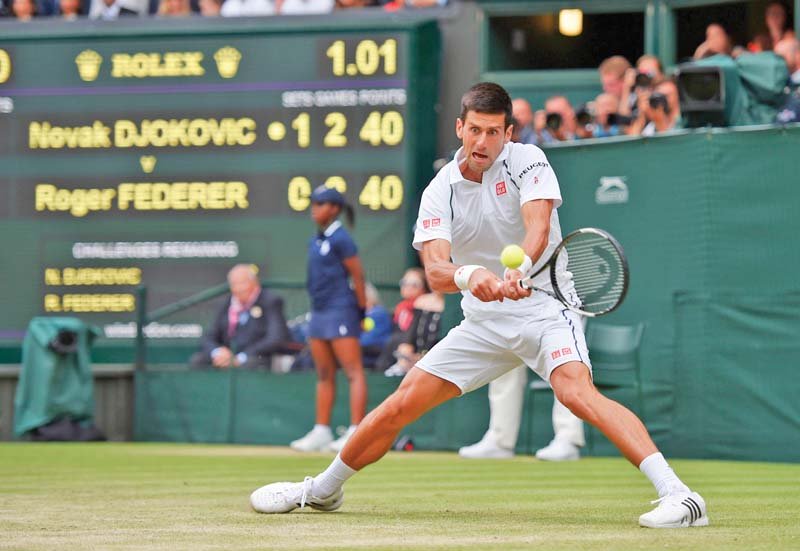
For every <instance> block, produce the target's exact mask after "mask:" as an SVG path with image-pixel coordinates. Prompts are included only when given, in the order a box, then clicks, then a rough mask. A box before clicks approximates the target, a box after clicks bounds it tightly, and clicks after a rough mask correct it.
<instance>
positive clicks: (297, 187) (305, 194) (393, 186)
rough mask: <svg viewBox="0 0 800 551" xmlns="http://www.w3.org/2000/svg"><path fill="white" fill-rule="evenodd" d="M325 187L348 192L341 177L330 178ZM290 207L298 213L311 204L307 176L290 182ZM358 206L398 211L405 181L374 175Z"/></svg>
mask: <svg viewBox="0 0 800 551" xmlns="http://www.w3.org/2000/svg"><path fill="white" fill-rule="evenodd" d="M325 185H326V186H328V187H331V188H336V189H337V190H338V191H339V192H340V193H345V192H346V191H347V182H345V180H344V178H342V177H341V176H330V177H329V178H328V179H327V180H325ZM288 195H289V206H290V207H291V208H292V210H296V211H298V212H300V211H304V210H306V209H307V208H308V207H309V205H310V204H311V182H309V181H308V178H306V177H305V176H295V177H294V178H292V179H291V180H290V181H289V194H288ZM358 204H359V205H363V206H365V207H367V208H369V209H370V210H380V209H386V210H397V209H399V208H400V206H401V205H402V204H403V181H402V180H401V179H400V177H399V176H396V175H394V174H389V175H388V176H383V177H381V176H378V175H376V174H373V175H372V176H370V177H369V178H368V179H367V183H366V184H364V187H363V188H362V189H361V193H359V194H358Z"/></svg>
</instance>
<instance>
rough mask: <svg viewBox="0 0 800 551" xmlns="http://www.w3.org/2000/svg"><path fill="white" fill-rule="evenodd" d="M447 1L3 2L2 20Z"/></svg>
mask: <svg viewBox="0 0 800 551" xmlns="http://www.w3.org/2000/svg"><path fill="white" fill-rule="evenodd" d="M446 2H447V0H0V17H13V18H16V19H17V20H18V21H31V20H32V19H34V18H37V17H61V18H62V19H65V20H68V21H74V20H76V19H78V18H81V17H88V18H89V19H97V20H105V21H108V20H114V19H119V18H120V17H147V16H154V17H191V16H201V17H218V16H221V17H251V16H267V15H311V14H325V13H330V12H333V11H338V10H347V9H354V8H368V7H377V8H383V9H384V10H386V11H397V10H401V9H407V8H428V7H436V6H442V5H444V4H446Z"/></svg>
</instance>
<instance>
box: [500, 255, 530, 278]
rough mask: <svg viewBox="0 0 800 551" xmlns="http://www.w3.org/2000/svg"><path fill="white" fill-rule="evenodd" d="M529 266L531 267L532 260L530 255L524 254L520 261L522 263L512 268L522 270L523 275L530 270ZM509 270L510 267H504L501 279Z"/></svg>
mask: <svg viewBox="0 0 800 551" xmlns="http://www.w3.org/2000/svg"><path fill="white" fill-rule="evenodd" d="M531 268H533V260H531V257H530V256H528V255H527V254H526V255H525V258H524V260H523V261H522V264H520V265H519V266H517V267H516V268H514V269H515V270H517V271H520V272H522V275H523V276H525V275H527V273H528V272H529V271H530V270H531ZM510 271H511V268H506V269H505V271H504V272H503V279H505V278H506V275H507V274H508V272H510Z"/></svg>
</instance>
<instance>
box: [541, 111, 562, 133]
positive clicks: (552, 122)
mask: <svg viewBox="0 0 800 551" xmlns="http://www.w3.org/2000/svg"><path fill="white" fill-rule="evenodd" d="M562 122H563V119H562V118H561V115H560V114H558V113H548V114H547V118H546V119H545V124H546V125H547V128H549V129H550V130H558V129H559V128H561V123H562Z"/></svg>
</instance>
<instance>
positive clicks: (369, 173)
mask: <svg viewBox="0 0 800 551" xmlns="http://www.w3.org/2000/svg"><path fill="white" fill-rule="evenodd" d="M382 15H383V17H382V18H381V19H376V18H370V19H368V20H361V19H359V20H358V21H352V20H350V19H341V18H339V17H328V18H316V19H304V20H302V21H301V20H295V19H291V18H275V19H263V20H258V21H244V20H228V21H219V22H213V24H212V22H204V21H188V22H177V23H172V22H165V21H153V20H147V21H141V22H135V23H134V24H135V25H136V26H131V25H130V24H122V23H121V22H120V23H117V24H109V25H102V26H98V25H96V24H92V23H89V22H84V23H72V24H64V25H54V24H48V25H42V26H37V25H33V26H30V25H8V26H5V25H4V26H3V32H0V243H1V245H2V268H0V296H2V300H1V301H0V302H2V305H3V312H2V318H0V332H2V334H0V338H2V337H5V338H15V337H18V336H19V335H21V332H22V331H24V328H25V327H26V325H27V323H28V321H29V320H30V318H32V317H33V316H36V315H75V316H79V317H81V318H82V319H85V320H86V321H88V322H90V323H94V324H97V325H99V326H101V327H103V328H104V329H105V334H106V336H107V337H131V336H132V335H133V324H132V323H131V322H132V321H133V320H134V312H135V310H136V308H137V303H136V301H137V297H136V294H135V289H136V287H137V286H139V285H142V284H144V285H146V286H147V289H148V296H149V300H148V309H149V310H153V309H154V308H157V307H159V306H163V305H165V304H168V303H170V302H173V301H175V300H178V299H181V298H185V297H187V296H189V295H191V294H192V293H194V292H198V291H201V290H203V289H206V288H208V287H212V286H214V285H217V284H219V283H221V282H223V281H224V280H225V274H226V273H227V271H228V269H229V268H230V267H231V266H232V265H234V264H237V263H253V264H255V265H256V266H258V267H259V268H260V269H261V270H262V271H261V275H262V276H263V277H264V278H266V279H269V280H276V281H282V282H294V283H303V282H304V281H305V274H306V252H307V243H308V240H309V239H310V238H311V236H312V235H314V233H315V227H314V224H313V223H312V221H311V219H310V216H309V206H310V201H309V196H310V194H311V191H312V190H313V189H314V188H315V187H316V186H318V185H328V186H332V187H335V188H337V189H338V190H340V191H342V192H343V193H344V194H345V196H346V197H347V199H348V201H349V202H350V203H351V205H352V206H353V207H354V208H355V211H356V226H355V229H354V230H353V234H354V236H355V239H356V242H357V244H358V246H359V251H360V256H361V258H362V261H363V262H364V265H365V267H366V271H367V275H368V278H369V279H370V280H371V281H373V282H375V283H377V284H384V285H386V284H395V283H396V282H397V280H398V279H399V277H400V276H401V275H402V272H403V270H404V268H405V267H406V266H407V265H409V264H410V263H411V262H412V261H413V258H412V252H411V250H410V247H409V243H410V240H411V234H412V224H413V220H414V216H415V212H414V211H415V209H416V204H417V201H418V196H419V193H420V192H421V189H422V188H424V186H425V185H426V184H427V182H428V181H429V179H430V177H431V176H432V168H431V167H432V161H433V158H434V154H435V151H434V147H435V142H434V140H435V134H436V132H435V111H434V109H435V101H436V97H437V91H438V77H437V75H438V62H439V55H438V52H439V35H438V29H437V26H436V24H435V22H433V21H430V20H426V19H424V18H420V17H418V16H417V17H413V16H388V15H384V14H382ZM48 23H51V22H48ZM176 25H178V26H176ZM284 295H285V296H286V297H287V306H288V307H287V310H288V313H289V314H292V315H293V314H297V313H299V312H301V311H303V310H304V309H305V308H306V307H307V302H306V297H305V294H304V292H303V291H301V290H294V291H286V293H284ZM209 308H210V307H209V306H206V307H201V308H200V309H199V310H198V309H195V310H193V311H191V312H186V313H184V314H183V315H181V314H178V315H176V316H175V319H171V320H169V321H167V322H164V323H162V324H161V325H159V326H158V327H153V328H151V333H152V334H151V336H163V337H196V336H197V335H198V333H199V331H200V327H201V326H203V325H205V323H207V321H208V318H207V316H209V315H210V314H209V312H210V310H209Z"/></svg>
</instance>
